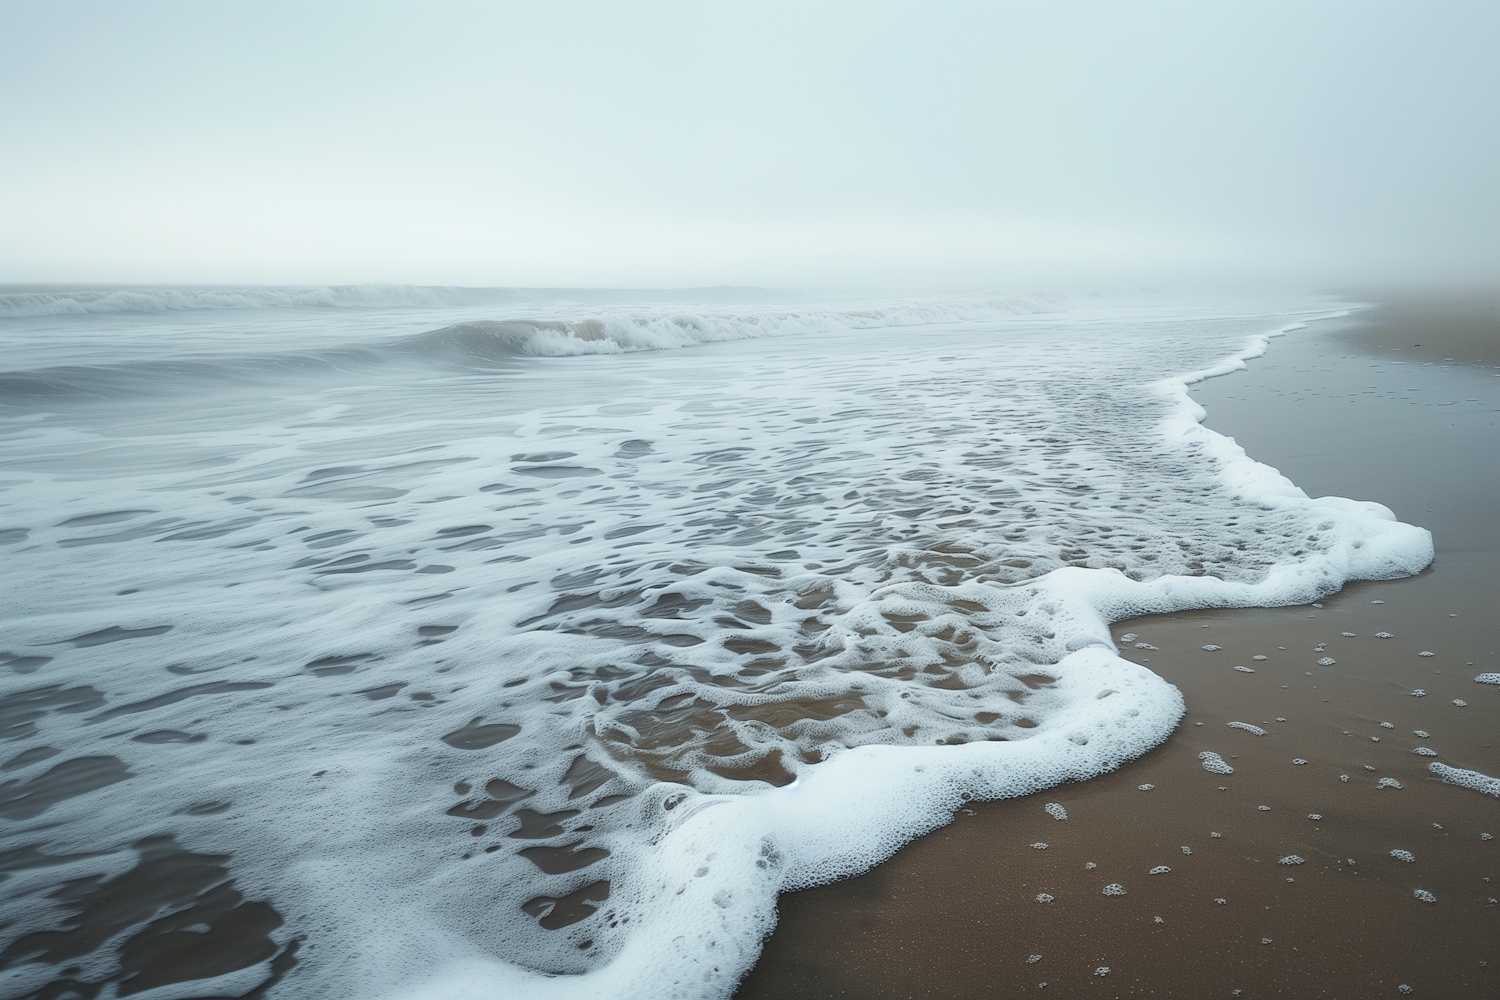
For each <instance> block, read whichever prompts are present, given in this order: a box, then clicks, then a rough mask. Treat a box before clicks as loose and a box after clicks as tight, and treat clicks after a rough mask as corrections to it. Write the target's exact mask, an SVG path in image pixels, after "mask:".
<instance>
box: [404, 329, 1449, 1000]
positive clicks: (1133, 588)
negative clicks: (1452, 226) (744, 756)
mask: <svg viewBox="0 0 1500 1000" xmlns="http://www.w3.org/2000/svg"><path fill="white" fill-rule="evenodd" d="M1333 315H1340V314H1330V317H1331V316H1333ZM1302 325H1303V324H1289V325H1288V326H1286V327H1283V328H1281V329H1280V330H1278V331H1275V332H1274V333H1273V334H1269V335H1262V336H1258V337H1254V338H1252V339H1251V341H1250V343H1249V344H1248V345H1247V347H1246V348H1245V350H1243V351H1242V352H1240V353H1239V354H1236V355H1234V356H1233V357H1231V358H1230V359H1228V360H1226V361H1225V362H1223V363H1221V364H1220V365H1217V366H1215V367H1213V368H1210V369H1205V370H1203V371H1200V372H1194V373H1190V374H1188V375H1185V376H1180V377H1177V378H1173V379H1167V380H1162V381H1161V382H1159V383H1157V385H1158V386H1159V387H1160V388H1161V390H1162V391H1164V392H1168V393H1171V394H1173V395H1175V396H1176V397H1178V399H1179V400H1180V404H1181V405H1180V406H1178V407H1177V409H1176V411H1175V412H1174V413H1172V414H1171V415H1170V416H1168V418H1167V419H1166V420H1165V421H1164V423H1163V426H1162V432H1163V434H1164V435H1166V436H1167V438H1168V439H1169V440H1173V439H1176V440H1182V441H1184V442H1191V441H1198V442H1201V443H1202V445H1203V447H1204V450H1205V451H1206V452H1207V453H1208V454H1210V455H1212V456H1213V457H1215V458H1216V459H1217V460H1218V461H1219V463H1220V469H1221V471H1222V474H1223V476H1224V477H1225V480H1226V481H1227V483H1228V484H1229V485H1230V487H1231V489H1233V490H1234V491H1235V492H1236V493H1238V494H1239V495H1241V496H1243V497H1245V498H1247V499H1251V500H1255V501H1260V502H1264V503H1274V504H1278V505H1281V504H1287V505H1298V506H1303V505H1306V506H1311V507H1313V508H1321V509H1323V510H1326V511H1327V512H1328V514H1329V515H1330V516H1332V517H1333V518H1334V520H1335V521H1336V522H1340V526H1341V527H1342V528H1344V529H1345V530H1343V531H1341V532H1340V533H1339V534H1340V537H1339V538H1338V540H1337V541H1336V543H1335V544H1334V545H1332V546H1331V547H1330V548H1329V549H1327V550H1326V551H1323V552H1320V553H1316V554H1314V555H1312V556H1310V557H1309V558H1307V559H1305V560H1303V561H1301V562H1299V563H1296V564H1291V565H1282V566H1276V567H1274V568H1272V569H1271V570H1270V571H1269V572H1268V574H1267V575H1266V577H1265V578H1264V579H1263V580H1261V581H1260V582H1258V583H1245V582H1233V581H1224V580H1220V579H1217V578H1213V577H1183V576H1165V577H1161V578H1158V579H1156V580H1151V581H1148V582H1138V581H1134V580H1131V579H1129V578H1128V577H1126V576H1125V575H1124V574H1123V573H1121V572H1120V571H1118V570H1114V569H1084V568H1080V567H1064V568H1062V569H1058V570H1055V571H1053V572H1052V573H1049V574H1048V575H1047V576H1045V577H1043V578H1041V579H1040V580H1036V581H1030V582H1028V583H1025V584H1018V585H1016V586H1029V587H1035V588H1038V589H1039V590H1040V591H1041V592H1042V593H1041V594H1039V596H1042V597H1050V598H1052V599H1055V600H1058V601H1062V602H1065V603H1066V604H1068V605H1069V606H1070V609H1072V610H1073V611H1074V613H1073V615H1072V616H1071V618H1072V621H1073V623H1074V624H1075V627H1078V628H1079V629H1080V631H1081V632H1082V633H1085V634H1080V635H1079V636H1076V637H1075V638H1074V639H1073V640H1072V641H1070V642H1069V643H1068V645H1069V646H1070V647H1075V648H1076V647H1077V646H1079V645H1081V644H1082V643H1084V642H1087V643H1091V644H1089V645H1085V646H1084V647H1083V648H1078V649H1077V651H1076V652H1073V653H1070V654H1069V655H1068V656H1066V657H1064V658H1063V660H1061V661H1060V662H1059V663H1058V664H1056V665H1055V666H1054V667H1051V668H1048V673H1049V674H1050V675H1052V676H1055V677H1056V678H1057V691H1056V692H1055V693H1056V694H1058V695H1059V696H1061V698H1062V699H1063V700H1066V701H1068V702H1070V703H1071V704H1072V706H1073V707H1072V709H1071V710H1070V711H1068V712H1059V713H1055V714H1053V715H1051V716H1050V717H1049V718H1048V719H1047V720H1046V721H1044V722H1043V723H1042V724H1041V725H1039V726H1038V727H1037V728H1036V729H1035V730H1033V731H1032V732H1031V735H1030V736H1029V737H1028V738H1027V739H1024V740H1017V741H1012V742H1001V743H995V742H980V743H970V744H965V745H962V746H943V747H893V746H878V745H876V746H862V747H857V748H854V749H850V750H845V751H843V752H841V753H838V754H836V755H835V756H833V757H832V758H831V759H828V760H825V761H824V762H822V763H820V764H818V765H816V766H814V767H812V768H808V769H806V770H804V771H803V772H802V773H801V775H800V776H799V778H798V780H797V781H795V782H793V783H792V784H791V785H788V786H786V787H784V788H779V789H771V790H767V791H764V792H761V793H757V794H747V795H714V794H701V795H696V796H691V797H689V799H688V800H687V801H686V802H685V803H684V804H683V805H682V806H681V807H679V808H680V810H681V813H680V815H679V816H678V818H677V819H676V822H675V825H673V826H672V827H671V829H670V830H669V831H667V832H665V833H664V834H663V835H662V836H661V837H660V838H659V839H657V840H656V843H655V850H654V851H652V852H650V853H647V854H645V855H643V857H642V859H641V864H642V865H643V869H644V870H641V871H639V872H638V873H637V874H636V877H635V878H633V879H632V882H633V884H634V885H635V886H637V887H640V891H646V892H651V893H652V900H651V903H650V905H649V906H646V907H642V908H641V910H640V911H638V912H640V913H641V916H640V918H639V919H638V920H637V921H636V924H635V927H634V929H633V931H632V933H631V934H630V936H629V938H628V940H627V941H626V942H625V943H624V945H623V946H622V948H621V950H620V951H619V952H618V953H617V954H616V956H615V957H614V959H613V960H612V961H610V962H609V963H608V964H607V965H605V966H603V967H601V968H598V969H595V970H593V971H591V972H588V973H585V974H582V975H577V976H549V975H544V974H541V973H533V972H529V971H526V970H523V969H519V968H517V967H515V966H511V965H508V964H506V963H503V962H498V961H496V960H494V959H490V958H486V957H485V956H483V955H481V954H479V953H477V950H476V947H475V946H474V945H473V944H470V943H468V942H466V941H461V940H457V939H452V938H449V937H448V936H447V935H440V934H438V933H436V932H434V931H432V930H429V931H427V932H425V933H423V934H422V935H421V936H422V938H423V940H424V949H423V950H424V951H426V952H427V955H428V958H429V959H430V961H429V962H424V963H423V964H424V965H425V966H426V968H427V969H428V970H433V969H434V966H435V965H436V966H439V967H440V968H438V969H437V970H436V972H435V974H429V975H422V974H421V973H418V972H417V971H416V970H414V969H412V968H411V966H410V965H408V964H406V963H402V962H394V963H393V964H392V966H391V967H390V968H388V969H385V970H383V972H384V978H383V980H382V981H383V982H385V983H387V984H391V988H390V990H389V991H388V992H386V993H385V995H386V996H388V997H391V998H393V1000H394V998H401V1000H439V998H441V1000H467V998H476V1000H477V998H480V997H497V996H522V997H535V998H548V1000H553V998H557V1000H564V998H580V1000H583V998H586V1000H594V998H596V997H598V996H607V997H610V998H618V1000H635V998H642V1000H645V998H663V1000H665V998H683V1000H687V998H694V1000H702V998H712V997H728V996H729V995H730V994H732V992H733V991H734V989H735V987H736V985H737V984H738V982H739V980H740V978H741V976H742V975H743V974H744V973H745V972H746V971H748V970H749V968H750V966H751V965H753V964H754V962H755V959H756V958H757V957H758V955H759V952H760V947H761V943H762V942H763V941H764V940H765V938H766V937H767V936H768V935H769V934H770V932H771V930H772V928H773V927H774V926H775V920H776V917H775V913H776V910H775V905H776V897H777V895H778V894H779V893H780V892H783V891H791V890H795V889H802V888H808V887H811V886H815V885H820V884H825V883H828V882H832V881H836V880H838V879H841V878H847V877H849V876H853V875H857V874H860V873H862V872H865V871H868V870H869V869H870V868H873V867H874V866H875V865H877V864H879V863H880V862H882V861H884V860H886V859H887V858H889V857H890V856H891V855H892V854H894V853H895V852H896V850H898V849H899V848H900V847H902V846H903V845H904V844H906V843H908V842H910V841H911V840H913V839H915V838H917V837H919V836H922V835H923V834H925V833H928V832H930V831H932V830H934V829H937V828H938V827H941V826H943V825H944V824H945V823H947V822H948V821H949V819H950V818H951V816H952V813H953V810H954V809H955V808H957V807H958V806H959V805H960V804H962V803H963V802H965V801H967V800H983V799H999V798H1009V797H1013V796H1018V795H1026V794H1031V793H1033V792H1037V791H1041V790H1043V789H1046V788H1049V787H1052V786H1054V785H1057V784H1059V783H1061V782H1064V781H1078V780H1085V779H1087V778H1090V777H1094V776H1096V775H1098V774H1101V773H1104V772H1106V771H1110V770H1113V769H1114V768H1116V767H1118V766H1119V765H1120V764H1122V763H1124V762H1126V761H1128V760H1132V759H1134V758H1135V757H1138V756H1140V755H1141V754H1143V753H1145V752H1146V751H1147V750H1149V749H1151V748H1152V747H1154V746H1156V745H1158V744H1159V743H1161V742H1162V741H1164V740H1165V739H1166V738H1167V737H1168V736H1169V735H1170V733H1171V731H1172V730H1173V728H1175V726H1176V724H1177V722H1178V721H1179V720H1180V719H1181V717H1182V715H1183V712H1184V710H1185V709H1184V704H1183V700H1182V695H1181V693H1180V692H1179V691H1178V690H1177V689H1176V688H1175V687H1174V686H1173V685H1171V684H1168V683H1167V682H1166V681H1165V680H1163V679H1162V678H1160V677H1158V676H1157V675H1156V674H1154V673H1151V672H1150V671H1148V670H1146V669H1145V668H1144V667H1141V666H1139V665H1136V664H1133V663H1130V662H1128V661H1126V660H1124V659H1121V658H1119V657H1118V656H1116V655H1114V653H1113V652H1111V649H1112V643H1111V640H1110V633H1109V628H1108V626H1109V624H1110V623H1111V622H1115V621H1120V620H1122V619H1125V618H1129V617H1135V616H1138V615H1141V614H1149V613H1166V612H1172V611H1181V610H1186V609H1189V608H1204V607H1276V606H1285V605H1289V604H1299V603H1306V602H1307V601H1309V600H1314V599H1316V598H1317V597H1319V596H1323V595H1326V594H1328V593H1332V592H1333V591H1335V590H1337V589H1338V588H1339V587H1341V586H1343V585H1344V584H1345V583H1347V582H1348V581H1350V580H1355V579H1393V578H1396V577H1400V576H1406V575H1410V574H1413V573H1416V572H1418V571H1420V570H1421V569H1422V568H1423V567H1425V566H1426V565H1427V564H1428V563H1430V562H1431V561H1432V557H1433V548H1432V536H1431V534H1430V533H1429V532H1428V531H1426V530H1425V529H1423V528H1418V527H1415V526H1413V525H1408V524H1403V523H1400V522H1398V521H1396V519H1395V515H1394V514H1392V513H1391V511H1390V510H1389V509H1387V508H1386V507H1384V506H1382V505H1380V504H1376V503H1366V502H1359V501H1354V500H1348V499H1344V498H1341V497H1321V498H1317V499H1312V498H1309V497H1308V496H1307V494H1306V493H1304V492H1303V491H1302V490H1300V489H1299V488H1298V487H1296V486H1295V485H1294V484H1293V483H1292V482H1291V481H1290V480H1288V479H1287V478H1286V477H1285V476H1282V475H1281V474H1280V473H1279V472H1277V471H1276V470H1275V469H1271V468H1270V467H1268V466H1264V465H1261V464H1259V463H1257V462H1255V461H1254V460H1253V459H1251V458H1250V457H1249V456H1248V455H1246V454H1245V451H1244V449H1243V448H1241V447H1239V445H1237V444H1235V443H1234V441H1233V440H1232V439H1230V438H1227V437H1224V436H1223V435H1220V434H1217V433H1216V432H1214V431H1211V430H1209V429H1208V428H1206V427H1204V426H1203V425H1202V423H1201V421H1202V419H1203V417H1204V416H1206V412H1205V411H1204V410H1203V408H1202V407H1200V406H1198V404H1197V403H1195V402H1194V401H1193V400H1192V399H1191V398H1190V397H1189V396H1188V394H1187V386H1188V385H1189V384H1192V383H1193V382H1197V381H1201V380H1202V379H1204V378H1209V377H1212V376H1214V375H1220V374H1228V373H1230V372H1234V371H1238V370H1241V369H1243V368H1244V367H1245V364H1244V362H1245V361H1246V360H1247V359H1250V358H1254V357H1257V356H1259V355H1261V354H1263V353H1264V352H1265V350H1266V347H1267V345H1268V344H1269V342H1270V338H1271V336H1276V335H1280V334H1281V333H1285V332H1287V331H1290V330H1293V329H1297V328H1299V327H1300V326H1302ZM1105 685H1107V686H1108V687H1111V688H1114V689H1115V692H1116V695H1112V696H1110V697H1108V698H1105V699H1099V698H1098V697H1096V695H1097V693H1098V691H1099V689H1100V688H1101V687H1102V686H1105ZM1085 736H1086V737H1087V742H1086V743H1085V744H1082V745H1080V743H1078V742H1075V740H1076V739H1077V738H1080V737H1085ZM709 855H713V858H712V860H711V861H710V860H709ZM705 867H706V868H707V869H708V871H707V873H706V874H705V875H703V876H701V877H699V876H694V875H693V874H692V873H694V872H695V871H697V870H699V869H701V868H705ZM622 888H624V887H622ZM716 900H717V901H716ZM612 902H613V899H612ZM438 937H442V938H443V940H442V941H439V940H437V938H438ZM408 954H409V953H408Z"/></svg>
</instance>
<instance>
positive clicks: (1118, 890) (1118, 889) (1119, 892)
mask: <svg viewBox="0 0 1500 1000" xmlns="http://www.w3.org/2000/svg"><path fill="white" fill-rule="evenodd" d="M1104 895H1106V896H1123V895H1125V887H1124V886H1123V885H1121V884H1120V883H1118V882H1111V883H1110V884H1109V885H1107V886H1105V887H1104Z"/></svg>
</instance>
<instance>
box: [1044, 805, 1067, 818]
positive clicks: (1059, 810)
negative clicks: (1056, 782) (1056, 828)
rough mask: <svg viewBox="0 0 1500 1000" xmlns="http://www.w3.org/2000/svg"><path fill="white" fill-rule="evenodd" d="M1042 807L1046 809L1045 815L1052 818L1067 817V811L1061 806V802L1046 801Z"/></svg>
mask: <svg viewBox="0 0 1500 1000" xmlns="http://www.w3.org/2000/svg"><path fill="white" fill-rule="evenodd" d="M1042 808H1044V809H1046V810H1047V815H1048V816H1051V817H1052V818H1053V819H1056V820H1064V819H1067V818H1068V811H1067V810H1066V809H1064V808H1063V807H1062V803H1060V802H1048V803H1047V804H1046V805H1045V806H1043V807H1042Z"/></svg>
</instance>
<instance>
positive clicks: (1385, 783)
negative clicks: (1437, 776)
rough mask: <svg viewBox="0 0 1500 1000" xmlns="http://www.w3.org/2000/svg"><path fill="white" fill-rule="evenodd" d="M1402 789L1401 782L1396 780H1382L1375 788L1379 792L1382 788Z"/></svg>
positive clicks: (1376, 783)
mask: <svg viewBox="0 0 1500 1000" xmlns="http://www.w3.org/2000/svg"><path fill="white" fill-rule="evenodd" d="M1433 766H1434V767H1435V766H1437V765H1433ZM1400 787H1401V782H1399V781H1397V780H1396V779H1395V778H1381V779H1380V780H1379V781H1377V782H1375V788H1376V789H1377V790H1379V789H1381V788H1400Z"/></svg>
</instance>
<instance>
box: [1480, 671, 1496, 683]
mask: <svg viewBox="0 0 1500 1000" xmlns="http://www.w3.org/2000/svg"><path fill="white" fill-rule="evenodd" d="M1474 683H1475V684H1500V673H1494V672H1490V673H1483V674H1480V675H1479V676H1478V677H1475V678H1474Z"/></svg>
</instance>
